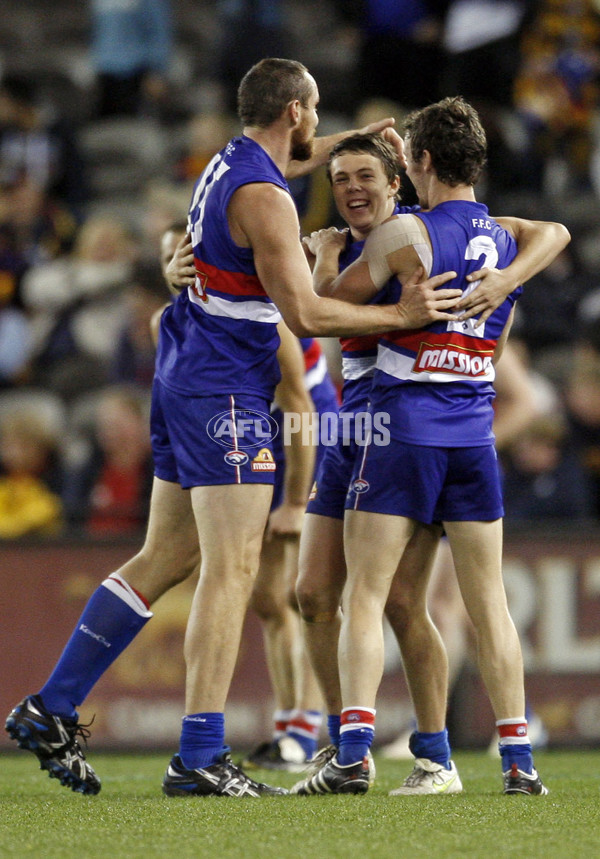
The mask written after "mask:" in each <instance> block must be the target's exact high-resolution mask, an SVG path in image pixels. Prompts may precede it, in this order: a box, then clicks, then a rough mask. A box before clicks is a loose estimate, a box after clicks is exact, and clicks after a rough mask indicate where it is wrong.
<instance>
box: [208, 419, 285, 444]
mask: <svg viewBox="0 0 600 859" xmlns="http://www.w3.org/2000/svg"><path fill="white" fill-rule="evenodd" d="M206 432H207V433H208V435H209V436H210V437H211V438H212V440H213V441H216V442H217V444H220V445H221V446H222V447H228V448H231V449H232V450H236V451H237V450H248V449H249V448H253V447H257V448H260V449H263V448H264V447H265V445H266V444H268V443H269V442H271V441H273V439H274V438H275V436H276V435H277V434H278V433H279V424H278V423H277V421H276V420H275V419H274V418H273V417H271V415H269V414H265V413H264V412H259V411H257V410H255V409H227V411H224V412H219V414H216V415H214V417H212V418H211V419H210V420H209V422H208V424H207V427H206Z"/></svg>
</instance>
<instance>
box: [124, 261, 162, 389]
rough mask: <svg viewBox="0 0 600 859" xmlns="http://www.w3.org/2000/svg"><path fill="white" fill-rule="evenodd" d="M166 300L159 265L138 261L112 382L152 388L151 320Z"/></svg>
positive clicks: (154, 350)
mask: <svg viewBox="0 0 600 859" xmlns="http://www.w3.org/2000/svg"><path fill="white" fill-rule="evenodd" d="M171 255H172V254H171ZM168 297H169V293H168V291H167V287H166V284H165V279H164V277H163V273H162V269H161V266H160V264H159V263H158V262H155V261H152V262H150V261H148V262H138V263H137V264H136V265H135V266H134V267H133V271H132V275H131V281H130V284H129V287H128V288H127V292H126V295H125V303H126V322H125V325H124V327H123V329H122V330H121V333H120V335H119V337H118V340H117V343H116V349H115V356H114V364H113V371H112V377H113V381H114V382H127V383H130V384H133V385H136V386H138V387H140V388H144V389H146V390H150V388H151V387H152V380H153V378H154V361H155V356H156V348H155V346H154V341H153V339H152V333H151V330H150V321H151V319H152V317H153V316H154V314H155V313H156V311H157V310H159V308H161V307H164V305H165V303H166V301H167V300H168Z"/></svg>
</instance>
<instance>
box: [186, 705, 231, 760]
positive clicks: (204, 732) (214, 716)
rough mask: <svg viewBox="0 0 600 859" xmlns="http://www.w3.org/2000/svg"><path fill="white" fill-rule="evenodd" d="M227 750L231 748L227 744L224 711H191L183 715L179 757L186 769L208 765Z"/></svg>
mask: <svg viewBox="0 0 600 859" xmlns="http://www.w3.org/2000/svg"><path fill="white" fill-rule="evenodd" d="M225 751H229V749H228V748H227V747H226V746H225V715H224V714H223V713H191V714H190V715H189V716H184V717H183V719H182V722H181V737H180V740H179V757H180V758H181V762H182V763H183V765H184V767H185V768H186V769H188V770H195V769H198V768H200V767H208V766H210V765H211V764H214V763H215V762H216V761H217V760H218V759H219V758H220V757H221V755H222V754H223V752H225Z"/></svg>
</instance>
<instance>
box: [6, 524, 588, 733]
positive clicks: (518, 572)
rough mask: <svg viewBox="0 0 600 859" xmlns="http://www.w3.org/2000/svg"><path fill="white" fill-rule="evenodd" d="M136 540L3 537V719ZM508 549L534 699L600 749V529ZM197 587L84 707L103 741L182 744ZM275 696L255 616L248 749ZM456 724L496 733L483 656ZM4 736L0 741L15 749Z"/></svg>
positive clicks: (392, 672)
mask: <svg viewBox="0 0 600 859" xmlns="http://www.w3.org/2000/svg"><path fill="white" fill-rule="evenodd" d="M132 548H133V549H135V548H136V547H135V546H132V543H131V542H130V541H128V542H122V543H115V542H113V541H111V542H110V543H100V542H94V543H90V542H72V541H71V542H60V543H47V542H44V543H6V544H3V545H1V546H0V593H2V603H3V605H2V612H1V622H0V666H1V672H0V676H1V682H0V715H2V714H6V713H8V712H9V710H10V709H11V707H12V706H13V705H14V704H15V703H16V702H17V701H18V700H20V699H21V698H22V697H23V696H24V695H25V694H28V693H30V692H34V691H36V690H37V689H38V688H39V686H40V685H41V684H42V682H43V681H44V679H45V678H46V676H47V674H48V672H49V670H50V669H51V667H52V666H53V664H54V662H55V661H56V658H57V656H58V655H59V653H60V650H61V648H62V647H63V645H64V643H65V641H66V640H67V636H68V635H69V633H70V631H71V629H72V627H73V625H74V624H75V622H76V620H77V618H78V617H79V614H80V612H81V610H82V608H83V606H84V604H85V602H86V600H87V598H88V596H89V595H90V593H91V592H92V591H93V590H94V588H95V587H96V585H97V584H98V583H99V582H101V581H102V580H103V579H104V578H105V577H106V576H107V575H108V574H109V573H110V572H111V571H112V570H114V569H116V568H117V567H118V566H119V565H120V564H121V563H122V562H124V561H125V560H127V559H128V558H129V557H130V556H131V554H132ZM504 554H505V564H504V574H505V580H506V585H507V590H508V593H509V599H510V603H511V611H512V614H513V617H514V620H515V623H516V624H517V627H518V628H519V632H520V635H521V640H522V643H523V650H524V658H525V668H526V682H527V694H528V698H529V700H530V701H531V703H532V704H533V706H534V707H535V709H536V711H537V712H538V713H539V715H540V716H541V717H542V718H543V719H544V722H545V723H546V726H547V727H548V730H549V733H550V741H551V745H555V746H572V745H579V746H581V745H597V744H598V743H599V742H600V533H593V534H584V533H580V534H577V535H574V534H572V533H571V534H564V535H563V534H561V533H560V532H557V531H555V530H554V531H552V532H551V533H547V532H546V533H544V532H541V531H540V532H537V531H536V532H533V533H528V534H527V535H526V536H523V535H511V534H508V535H507V536H506V540H505V553H504ZM193 587H194V582H192V581H189V582H184V583H183V584H181V585H179V586H178V587H176V588H174V589H173V590H172V591H171V592H170V593H169V594H167V595H166V596H165V597H163V598H162V599H161V600H160V601H159V602H157V603H156V605H155V607H154V612H155V616H154V618H153V619H152V621H151V622H150V623H148V624H147V626H146V627H145V628H144V630H143V631H142V632H141V634H140V635H139V636H138V638H137V639H136V640H135V641H134V642H133V644H132V645H131V646H130V648H129V649H128V650H127V651H126V652H125V653H124V654H123V655H122V656H121V657H120V658H119V659H118V660H117V662H116V663H115V664H114V666H112V668H111V669H110V670H109V671H108V672H107V674H106V675H105V676H104V677H103V678H102V679H101V680H100V682H99V683H98V684H97V686H96V687H95V689H94V690H93V691H92V693H91V694H90V697H89V698H88V700H87V701H86V702H85V703H84V704H83V706H82V708H81V711H80V716H81V720H82V721H83V722H88V721H90V719H91V718H92V716H94V717H95V718H94V727H93V737H92V743H93V747H94V748H95V749H100V748H106V749H109V748H115V749H134V750H136V749H140V750H143V749H151V748H152V749H154V748H163V747H164V748H165V749H167V748H172V747H173V745H174V744H176V742H177V738H178V736H179V729H180V719H181V716H182V712H183V686H184V663H183V656H182V646H183V634H184V629H185V623H186V619H187V613H188V607H189V603H190V598H191V594H192V592H193ZM388 633H389V631H388ZM387 644H388V646H387V648H386V670H385V676H384V680H383V683H382V686H381V689H380V694H379V699H378V717H377V736H376V740H377V741H378V743H381V742H385V741H387V740H390V739H392V738H393V737H394V736H396V734H397V733H398V732H399V730H400V728H402V727H404V726H405V725H406V723H407V722H408V720H409V718H410V715H411V707H410V702H409V699H408V695H407V691H406V685H405V683H404V679H403V676H402V668H401V663H400V659H399V654H398V650H397V647H396V645H395V643H394V641H393V638H392V636H391V634H388V640H387ZM273 706H274V705H273V700H272V696H271V691H270V686H269V682H268V677H267V672H266V667H265V660H264V652H263V645H262V634H261V630H260V626H259V624H258V621H257V620H256V618H255V617H254V616H253V615H249V617H248V618H247V621H246V627H245V632H244V637H243V642H242V647H241V650H240V655H239V659H238V664H237V668H236V672H235V676H234V681H233V685H232V689H231V694H230V698H229V703H228V706H227V711H226V717H227V726H228V728H227V735H228V741H229V742H230V743H231V744H232V745H234V746H236V747H246V746H248V747H249V746H252V745H253V744H255V743H256V742H258V741H261V740H263V739H265V738H267V737H268V736H269V731H270V726H271V715H272V711H273ZM450 726H451V732H452V738H453V743H454V745H455V747H463V748H468V747H477V746H483V745H487V743H488V742H489V738H490V736H491V732H492V730H493V718H492V713H491V710H490V708H489V704H488V702H487V698H486V696H485V693H484V691H483V688H482V686H481V682H480V680H479V676H478V674H477V671H476V669H475V668H474V667H473V666H469V667H468V668H467V669H466V670H465V671H464V672H463V674H462V676H461V678H460V682H459V684H458V688H457V690H456V691H455V693H454V695H453V700H452V709H451V720H450ZM0 734H1V736H0V749H7V748H9V747H11V744H10V743H9V740H8V738H7V737H6V735H5V734H4V732H3V731H2V732H0Z"/></svg>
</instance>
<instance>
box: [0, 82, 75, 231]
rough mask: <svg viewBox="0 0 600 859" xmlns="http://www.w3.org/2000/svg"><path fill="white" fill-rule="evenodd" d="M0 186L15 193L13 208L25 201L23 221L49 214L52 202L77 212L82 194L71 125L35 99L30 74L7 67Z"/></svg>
mask: <svg viewBox="0 0 600 859" xmlns="http://www.w3.org/2000/svg"><path fill="white" fill-rule="evenodd" d="M0 186H1V187H2V188H3V189H4V194H7V193H8V192H9V191H12V193H13V195H14V194H16V195H17V196H18V205H17V201H15V206H14V208H15V210H16V211H17V212H18V211H19V207H20V206H23V204H26V205H27V210H28V213H29V216H28V220H29V221H32V220H33V219H34V215H37V217H38V218H41V217H42V216H43V215H44V214H46V217H50V213H46V209H47V208H49V209H52V207H58V209H59V210H60V209H63V210H66V212H65V217H67V216H70V217H71V218H74V219H75V220H79V219H80V218H81V217H82V213H83V207H84V205H85V202H86V199H87V195H86V183H85V171H84V164H83V159H82V156H81V153H80V151H79V147H78V145H77V140H76V136H75V131H74V129H73V128H71V126H70V124H69V123H68V122H67V121H66V120H65V119H64V118H62V117H60V116H56V115H55V108H54V107H53V106H52V105H50V104H49V103H48V102H42V101H40V95H39V89H38V86H37V84H36V81H35V78H34V77H33V76H31V77H30V76H28V75H24V74H16V73H7V74H5V75H4V76H3V77H2V79H1V80H0ZM9 199H10V194H9ZM55 217H59V215H58V213H57V214H55ZM23 220H24V213H22V214H21V222H22V221H23ZM59 232H60V231H59Z"/></svg>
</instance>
